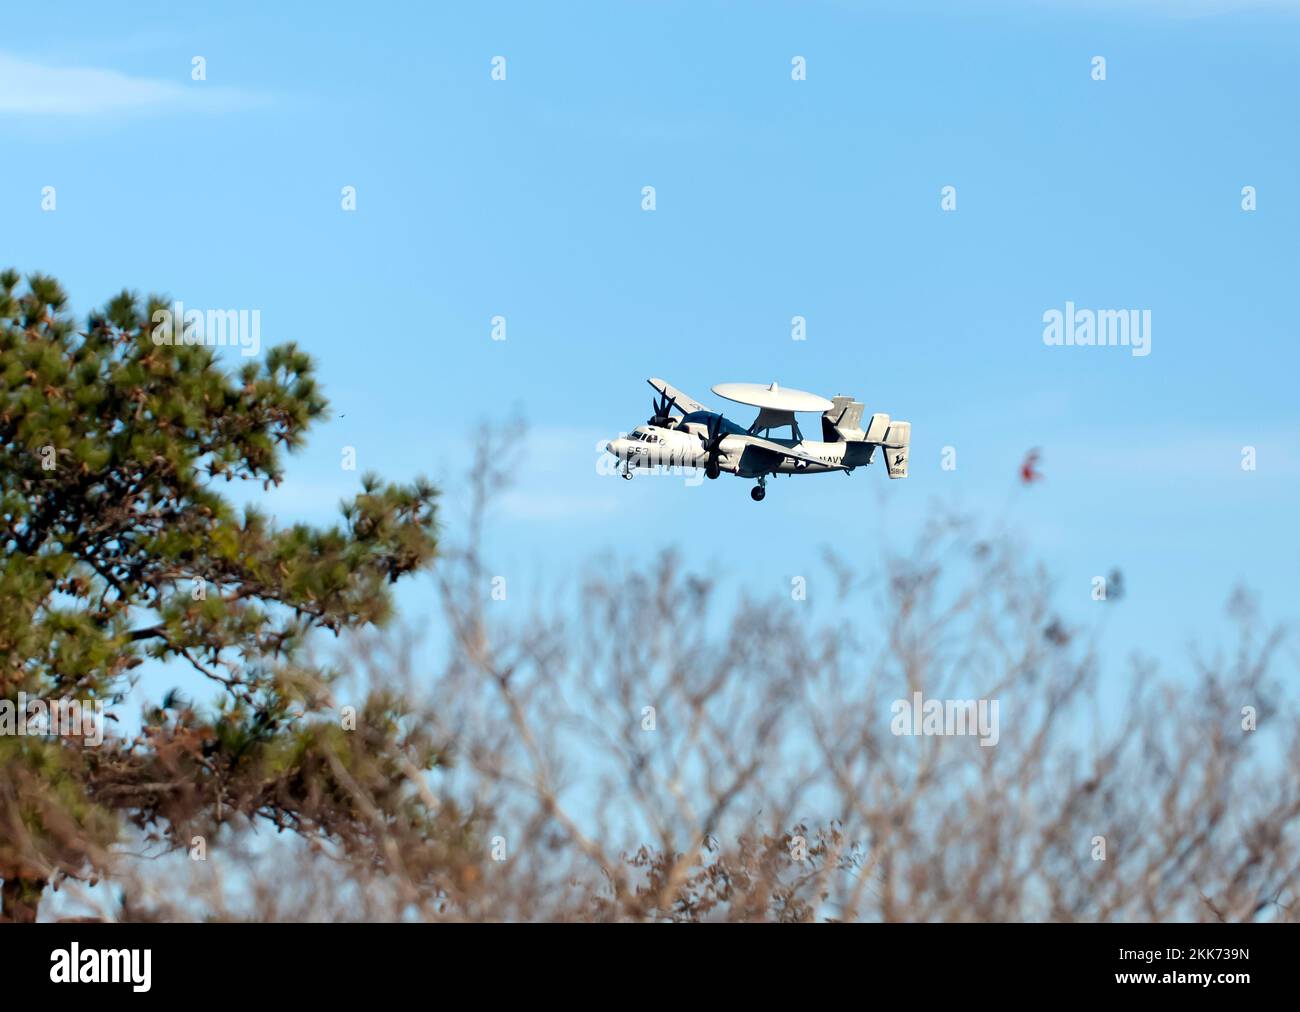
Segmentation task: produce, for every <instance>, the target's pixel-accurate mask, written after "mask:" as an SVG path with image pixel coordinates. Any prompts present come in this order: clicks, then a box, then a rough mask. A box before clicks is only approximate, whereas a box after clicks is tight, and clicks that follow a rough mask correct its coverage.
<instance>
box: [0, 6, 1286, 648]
mask: <svg viewBox="0 0 1300 1012" xmlns="http://www.w3.org/2000/svg"><path fill="white" fill-rule="evenodd" d="M5 25H6V28H5V32H4V38H3V41H0V126H2V127H3V129H4V132H5V135H6V137H7V138H8V139H9V142H10V153H9V156H8V157H6V158H5V159H3V160H0V262H3V263H4V264H6V265H13V266H16V267H18V268H20V269H21V270H24V271H31V270H42V271H48V272H51V273H54V274H55V275H57V276H58V277H59V278H60V279H61V280H62V281H63V282H64V284H65V286H66V287H67V288H68V290H69V291H70V292H71V294H72V296H73V299H74V302H75V304H76V306H77V308H78V310H79V311H81V312H84V311H85V310H86V309H89V308H90V307H92V306H94V305H98V304H101V303H102V302H104V301H105V300H106V299H107V298H108V297H110V296H111V295H112V294H114V293H115V292H116V291H118V290H120V289H121V288H122V287H130V288H134V289H137V290H140V291H157V292H164V293H167V294H169V295H171V296H173V297H175V298H180V299H182V300H183V301H184V302H185V303H186V305H187V306H191V307H209V308H210V307H220V308H224V307H242V308H250V309H252V308H256V309H260V311H261V315H262V341H263V345H264V346H267V345H269V344H273V343H277V342H278V341H282V340H296V341H298V342H299V343H300V344H301V345H303V346H304V347H306V348H307V349H308V350H310V351H311V352H312V353H313V354H315V355H316V357H317V359H318V362H319V367H320V374H321V377H322V381H323V383H324V385H325V389H326V392H327V394H328V396H329V397H330V399H331V402H332V405H333V408H334V411H335V417H334V418H333V420H331V421H330V422H329V423H328V424H324V425H322V426H320V428H319V429H318V430H317V431H316V432H315V434H314V438H313V439H312V441H311V444H310V446H309V448H308V449H307V450H306V451H305V452H303V453H302V454H300V455H299V456H297V457H296V458H295V459H294V460H293V461H291V463H290V466H289V480H288V482H287V483H286V484H285V486H284V487H283V488H282V489H280V490H279V491H277V492H276V493H274V495H272V496H271V497H270V498H269V500H268V502H269V505H270V506H271V507H272V508H273V509H274V510H275V511H276V512H277V513H278V515H279V516H280V517H281V518H283V519H285V520H290V519H299V518H302V519H308V520H313V521H324V520H327V519H328V518H329V517H330V516H332V515H333V514H334V512H335V508H336V504H337V502H338V500H339V499H341V498H343V497H344V496H347V495H350V494H351V493H352V491H353V490H355V488H356V485H357V482H358V475H359V473H360V471H364V470H375V471H378V472H380V473H381V474H383V475H385V476H388V477H394V478H402V477H407V476H411V475H414V474H417V473H425V474H428V475H430V476H432V477H433V478H434V479H435V480H437V481H439V482H440V483H441V484H443V486H444V487H445V488H446V491H447V498H448V502H447V510H446V514H445V521H446V523H447V524H448V526H449V528H451V529H452V530H453V531H454V529H455V527H456V524H457V523H458V521H459V518H460V516H461V514H460V512H459V509H458V501H459V498H460V496H459V479H460V475H461V471H462V469H463V467H464V465H465V463H466V460H467V456H468V448H467V440H468V437H470V436H471V434H472V432H473V430H474V429H475V427H476V426H477V425H478V424H479V423H480V422H489V423H495V424H499V425H505V424H506V423H507V422H508V421H509V420H510V418H511V417H512V416H513V415H515V414H516V413H517V414H519V415H521V416H522V417H523V418H525V419H526V420H527V422H528V424H529V434H528V436H527V440H526V442H525V443H524V445H523V446H522V447H521V449H522V462H521V465H520V467H519V469H518V471H517V473H516V476H515V479H516V480H515V486H514V489H513V491H512V492H510V493H509V494H508V495H505V496H503V497H502V498H501V499H500V500H499V501H498V502H497V503H496V504H495V508H494V519H493V526H492V528H491V530H492V534H491V545H490V552H491V555H492V557H493V558H492V564H493V566H494V567H495V569H496V570H497V571H498V572H500V573H503V574H507V575H508V576H510V577H511V578H512V579H513V580H514V583H513V584H512V586H513V587H518V588H520V590H519V591H512V595H511V596H512V600H515V601H520V602H521V603H522V606H523V607H524V608H525V609H526V607H527V601H528V595H529V594H530V593H535V592H537V590H538V589H539V588H541V587H544V586H546V585H548V583H554V582H556V581H564V580H567V579H570V578H572V577H573V576H574V575H575V574H576V573H577V572H578V570H579V569H580V568H581V566H582V565H584V564H594V565H600V564H603V563H604V562H608V561H611V560H615V559H617V560H620V561H626V562H633V563H635V562H637V561H638V560H642V559H648V558H649V557H650V556H651V555H653V554H654V553H655V552H657V551H659V550H661V549H662V548H664V547H668V546H676V547H678V548H679V549H680V550H681V551H682V552H683V553H684V554H685V556H686V557H687V558H688V559H689V560H690V562H691V563H692V564H693V565H695V566H697V567H698V568H699V569H701V570H704V571H707V572H711V573H712V574H714V575H715V576H717V577H718V578H720V579H722V580H723V581H724V583H725V585H726V586H728V587H730V588H732V590H734V591H735V592H739V590H740V589H741V588H744V589H745V590H747V591H748V592H750V593H752V594H758V595H764V594H771V595H772V596H773V597H774V598H777V599H784V600H786V601H788V599H789V588H790V578H791V576H792V575H806V576H808V577H809V581H810V582H809V598H810V602H811V603H812V604H814V605H816V604H817V603H818V601H819V595H821V600H823V601H824V600H825V595H827V594H829V593H830V581H829V579H822V580H820V582H819V578H818V574H820V573H822V569H821V566H820V563H819V562H818V559H819V557H820V553H821V549H822V547H823V546H825V545H831V546H833V547H834V548H835V549H836V550H838V551H839V552H840V553H841V554H842V555H843V556H844V557H845V558H846V559H849V560H850V561H855V560H860V561H861V562H862V564H863V565H867V564H869V563H870V562H871V561H872V560H874V559H875V558H876V552H877V546H878V544H879V543H880V541H881V539H882V538H891V537H901V538H908V537H910V536H911V534H912V533H913V532H914V531H915V529H916V525H917V523H918V522H919V520H920V518H922V517H924V516H925V515H927V513H928V511H929V510H930V509H931V507H933V506H935V505H936V504H938V505H942V506H945V507H949V508H958V509H965V510H969V511H972V512H974V513H976V514H977V515H979V516H982V517H983V518H985V520H987V521H988V522H990V523H992V524H994V525H998V526H1002V527H1005V528H1008V529H1013V530H1015V531H1016V532H1017V534H1018V536H1020V537H1022V538H1023V539H1024V541H1025V544H1026V549H1027V552H1028V553H1030V554H1031V555H1033V556H1035V557H1040V558H1042V559H1043V560H1044V561H1045V562H1046V563H1047V564H1048V566H1049V567H1050V569H1051V570H1052V572H1053V573H1054V574H1055V575H1056V576H1057V578H1058V580H1059V593H1060V599H1061V607H1062V608H1063V610H1064V612H1065V614H1066V615H1067V617H1069V618H1070V619H1072V620H1074V621H1077V622H1091V621H1094V620H1095V616H1096V614H1097V613H1096V609H1097V607H1098V606H1097V605H1096V604H1094V603H1093V602H1092V601H1091V600H1090V590H1091V584H1090V581H1091V579H1092V577H1093V576H1094V575H1097V574H1104V573H1107V572H1109V571H1110V570H1111V569H1112V568H1114V567H1119V568H1121V569H1122V570H1123V572H1124V574H1125V582H1126V586H1127V595H1126V597H1125V599H1124V601H1123V602H1122V603H1119V604H1117V605H1116V606H1115V607H1114V608H1113V609H1112V610H1111V611H1110V612H1108V615H1107V632H1108V636H1109V640H1108V642H1109V643H1110V648H1109V650H1110V652H1111V653H1112V655H1113V656H1116V657H1118V656H1122V655H1123V654H1125V653H1127V652H1128V651H1130V650H1133V649H1142V650H1143V651H1144V652H1146V653H1148V654H1154V655H1156V656H1160V657H1163V658H1164V659H1165V660H1166V661H1167V662H1168V661H1169V660H1170V659H1173V660H1174V661H1177V660H1178V659H1179V658H1181V657H1182V656H1183V655H1184V652H1185V647H1186V645H1187V644H1188V643H1189V642H1190V641H1191V640H1192V639H1193V638H1201V639H1203V640H1206V639H1208V641H1209V642H1214V641H1215V640H1216V638H1217V636H1218V633H1219V631H1220V630H1221V628H1222V624H1221V622H1220V618H1221V616H1222V608H1223V603H1224V601H1225V599H1226V598H1227V596H1228V593H1229V591H1230V590H1231V588H1232V587H1233V586H1234V585H1236V584H1238V583H1244V584H1246V585H1247V586H1249V587H1251V588H1253V589H1254V590H1256V591H1257V592H1258V593H1259V595H1260V598H1261V600H1262V603H1263V607H1264V613H1265V615H1266V616H1269V617H1271V618H1273V619H1279V620H1280V619H1287V620H1290V619H1292V618H1293V617H1294V616H1295V614H1296V610H1297V609H1296V605H1297V595H1296V591H1295V574H1296V573H1297V572H1300V541H1298V540H1297V538H1296V537H1295V533H1294V527H1293V525H1294V517H1295V515H1296V512H1297V506H1298V505H1300V448H1298V446H1297V439H1298V437H1300V420H1298V416H1297V410H1296V403H1297V398H1296V391H1295V384H1296V375H1297V366H1298V365H1300V351H1297V337H1300V334H1298V333H1297V330H1298V326H1297V318H1296V309H1297V307H1296V299H1295V294H1296V277H1297V239H1296V237H1297V235H1298V234H1300V193H1298V192H1297V190H1298V187H1297V172H1296V168H1297V166H1298V165H1300V135H1298V132H1297V130H1296V118H1295V116H1296V113H1295V106H1296V98H1297V95H1300V60H1297V55H1296V54H1297V53H1298V52H1300V3H1295V2H1282V0H1277V2H1264V3H1253V4H1252V3H1229V2H1226V0H1225V2H1200V3H1191V4H1173V3H1166V2H1143V0H1136V2H1132V3H1127V4H1123V5H1121V4H1118V3H1105V2H1087V0H1079V2H1065V3H1059V4H1051V5H1044V4H1031V3H1026V2H1012V0H992V2H979V3H973V4H972V3H960V4H940V3H913V4H867V3H851V2H847V0H843V2H824V3H756V4H730V3H701V2H691V3H672V2H655V3H637V4H609V3H589V4H576V3H575V4H547V5H541V4H531V3H517V4H515V3H511V4H507V3H476V4H464V5H459V6H457V7H456V8H451V7H447V6H442V5H438V6H437V7H434V6H433V5H423V4H418V5H417V4H391V3H375V4H370V5H361V6H357V5H352V4H333V3H328V2H320V3H312V4H302V5H297V6H292V7H290V6H287V5H279V4H277V5H253V4H233V5H223V9H222V10H221V11H219V12H204V11H201V10H197V9H189V8H188V7H185V8H178V7H176V6H175V5H172V4H147V3H135V4H132V5H130V7H129V9H128V8H125V7H118V6H117V5H115V4H109V3H93V4H92V3H60V4H53V5H47V6H43V7H35V6H30V5H29V6H27V7H25V8H18V9H13V10H11V11H8V12H6V15H5ZM1098 55H1101V56H1104V57H1105V59H1106V65H1107V74H1106V80H1105V81H1095V80H1093V79H1092V76H1091V60H1092V58H1093V57H1094V56H1098ZM194 56H203V57H204V58H205V59H206V73H207V79H206V80H205V81H193V80H191V61H192V58H193V57H194ZM495 56H504V57H505V58H506V61H507V64H506V66H507V75H506V80H505V81H493V80H492V79H491V73H490V72H491V61H492V59H493V57H495ZM794 56H803V57H804V58H805V59H806V61H807V80H806V81H799V82H796V81H792V80H791V59H792V57H794ZM46 186H53V187H55V188H56V193H57V208H56V210H54V211H52V212H51V211H43V210H42V209H41V196H42V188H43V187H46ZM344 186H355V187H356V192H357V209H356V211H355V212H351V213H350V212H345V211H343V210H342V209H341V208H340V193H341V189H342V188H343V187H344ZM644 186H654V187H655V189H656V198H657V207H656V210H654V211H653V212H646V211H643V210H642V209H641V199H642V187H644ZM945 186H953V187H956V190H957V210H956V211H954V212H944V211H943V210H941V207H940V191H941V189H942V188H943V187H945ZM1243 186H1253V187H1255V188H1256V192H1257V195H1258V196H1257V199H1258V209H1257V210H1255V211H1253V212H1246V211H1243V210H1242V208H1241V199H1242V198H1241V191H1242V187H1243ZM1067 300H1068V301H1072V302H1074V303H1075V304H1076V305H1078V306H1080V307H1089V308H1107V309H1121V308H1140V309H1149V310H1150V311H1151V314H1152V350H1151V354H1150V355H1149V356H1147V357H1145V358H1137V357H1134V356H1132V355H1131V354H1130V353H1129V351H1128V350H1127V349H1123V348H1064V347H1063V348H1054V347H1046V346H1045V345H1044V343H1043V340H1042V331H1043V322H1042V317H1043V314H1044V312H1046V311H1047V310H1049V309H1053V308H1057V309H1060V308H1063V307H1064V304H1065V303H1066V301H1067ZM498 315H499V316H504V317H505V318H506V320H507V339H506V340H505V341H502V342H494V341H492V340H491V330H490V321H491V319H492V317H494V316H498ZM796 315H798V316H803V317H805V318H806V320H807V340H806V341H803V342H795V341H792V340H791V338H790V321H791V318H792V317H793V316H796ZM229 357H230V359H231V364H232V365H234V364H236V359H237V355H236V354H234V353H233V352H232V353H229ZM651 375H657V376H663V377H666V378H668V379H669V380H670V381H671V382H673V383H675V384H676V385H678V386H679V387H681V388H682V389H684V390H686V391H688V392H689V393H691V394H693V395H694V396H695V397H697V398H699V399H700V400H703V401H705V402H711V403H717V404H718V405H719V406H721V404H720V402H718V399H717V398H714V397H712V395H710V393H709V387H710V386H711V385H712V384H715V383H719V382H725V381H752V382H770V381H772V380H778V381H779V382H780V383H781V384H782V385H785V386H791V387H798V388H803V389H809V390H813V391H816V392H818V393H821V394H824V395H826V396H830V395H832V394H836V393H850V394H853V395H855V396H857V397H858V398H860V399H862V400H863V401H864V402H865V403H866V405H867V410H868V411H885V412H888V413H890V414H891V415H893V416H894V417H897V418H906V419H909V420H911V422H912V426H913V428H912V432H913V437H912V438H913V450H912V468H911V470H912V473H911V477H910V478H909V479H908V480H907V481H896V482H888V481H887V480H886V479H885V476H884V474H883V472H882V470H881V469H880V468H877V467H873V468H871V469H869V470H868V471H865V472H859V473H858V474H855V475H854V476H853V477H852V478H851V480H848V481H846V480H844V479H843V478H841V477H839V476H836V475H826V476H821V477H810V478H804V479H801V480H798V481H787V480H783V479H778V480H776V481H775V482H774V483H772V484H771V485H770V486H769V494H768V497H767V500H766V501H765V502H764V503H762V504H761V505H756V504H754V503H752V502H751V501H750V499H749V496H748V483H746V482H741V481H738V480H735V479H724V480H722V481H719V482H716V483H712V482H709V483H704V484H702V485H694V486H691V485H687V483H685V482H684V481H682V480H671V479H649V478H642V479H639V480H635V481H632V482H623V481H620V480H618V479H617V478H615V477H611V476H609V475H602V474H599V473H598V472H597V466H596V465H597V460H598V456H599V454H598V452H597V449H596V448H597V446H598V444H599V443H600V442H601V441H603V440H604V439H606V438H609V437H611V436H614V435H617V434H618V433H619V432H620V431H625V430H627V429H630V428H631V427H632V426H634V425H635V424H637V423H638V422H641V421H643V420H644V419H645V418H646V417H647V416H648V412H649V406H650V399H651V391H650V389H649V387H647V386H646V385H645V379H646V377H648V376H651ZM742 416H744V417H742ZM737 417H738V418H739V419H740V420H741V421H744V422H746V423H747V422H748V421H749V418H748V417H747V409H743V408H741V409H739V411H738V412H737ZM810 421H811V419H810ZM344 446H354V447H356V449H357V452H358V458H359V467H360V471H358V472H357V473H351V472H345V471H343V470H341V468H340V466H339V463H340V454H341V450H342V448H343V447H344ZM945 446H951V447H954V448H955V449H956V451H957V468H956V470H955V471H945V470H942V469H941V467H940V462H941V452H942V449H943V448H944V447H945ZM1244 446H1253V447H1255V448H1256V452H1257V458H1258V468H1257V470H1255V471H1254V472H1247V471H1243V470H1242V468H1241V460H1242V448H1243V447H1244ZM1030 447H1041V448H1042V451H1043V461H1042V469H1043V471H1044V473H1045V474H1046V480H1045V481H1044V482H1042V483H1040V484H1038V485H1036V486H1034V487H1033V488H1029V489H1018V488H1017V487H1016V473H1017V469H1018V465H1019V462H1020V460H1021V458H1022V456H1023V455H1024V453H1025V451H1026V450H1028V449H1029V448H1030ZM403 603H404V606H405V609H406V612H407V616H408V618H411V619H413V620H417V621H419V620H421V616H422V615H423V614H424V613H426V612H427V610H428V609H429V608H430V607H431V603H432V593H431V589H430V585H429V584H428V583H425V584H422V585H421V586H420V587H417V588H414V589H412V590H411V591H410V592H408V594H407V595H406V596H405V597H404V599H403Z"/></svg>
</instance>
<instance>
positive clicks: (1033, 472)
mask: <svg viewBox="0 0 1300 1012" xmlns="http://www.w3.org/2000/svg"><path fill="white" fill-rule="evenodd" d="M1039 456H1040V453H1039V451H1038V450H1037V449H1033V450H1030V451H1029V452H1028V453H1026V454H1025V460H1024V463H1023V464H1021V465H1020V480H1021V481H1022V482H1024V483H1025V484H1026V485H1030V484H1033V483H1034V482H1036V481H1040V480H1041V479H1042V477H1043V472H1042V471H1040V470H1038V458H1039Z"/></svg>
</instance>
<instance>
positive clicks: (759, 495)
mask: <svg viewBox="0 0 1300 1012" xmlns="http://www.w3.org/2000/svg"><path fill="white" fill-rule="evenodd" d="M766 485H767V479H766V478H759V479H758V484H757V485H755V486H754V487H753V488H751V489H750V490H749V497H750V498H751V499H753V500H754V502H762V501H763V497H764V496H766V495H767V489H766V487H765V486H766Z"/></svg>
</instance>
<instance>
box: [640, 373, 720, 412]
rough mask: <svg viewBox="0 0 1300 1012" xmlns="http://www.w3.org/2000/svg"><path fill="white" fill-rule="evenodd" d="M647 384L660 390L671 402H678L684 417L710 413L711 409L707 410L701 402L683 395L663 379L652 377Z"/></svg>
mask: <svg viewBox="0 0 1300 1012" xmlns="http://www.w3.org/2000/svg"><path fill="white" fill-rule="evenodd" d="M646 382H648V383H649V384H650V385H651V386H652V387H654V388H655V389H656V390H658V391H659V392H660V393H661V394H663V395H664V396H665V397H668V398H669V399H671V400H673V401H676V402H677V407H678V409H679V410H680V411H681V412H682V414H684V415H689V414H690V413H691V412H692V411H708V410H709V409H708V408H706V407H705V406H704V405H703V404H701V403H700V402H699V401H697V400H694V399H693V398H691V397H688V396H686V394H684V393H682V392H681V391H680V390H678V389H677V388H676V387H675V386H672V385H671V384H669V383H665V382H664V381H663V380H661V379H656V378H654V377H651V378H650V379H649V380H647V381H646Z"/></svg>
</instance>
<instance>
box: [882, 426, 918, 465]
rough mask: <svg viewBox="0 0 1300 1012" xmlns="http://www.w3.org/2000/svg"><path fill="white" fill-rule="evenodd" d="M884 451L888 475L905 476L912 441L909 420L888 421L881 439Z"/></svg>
mask: <svg viewBox="0 0 1300 1012" xmlns="http://www.w3.org/2000/svg"><path fill="white" fill-rule="evenodd" d="M881 442H882V445H883V448H884V451H885V464H886V466H887V467H888V468H889V477H891V478H906V477H907V454H908V450H909V448H910V446H911V442H912V423H911V422H890V423H889V431H888V432H886V433H885V438H884V439H883V440H882V441H881Z"/></svg>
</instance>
